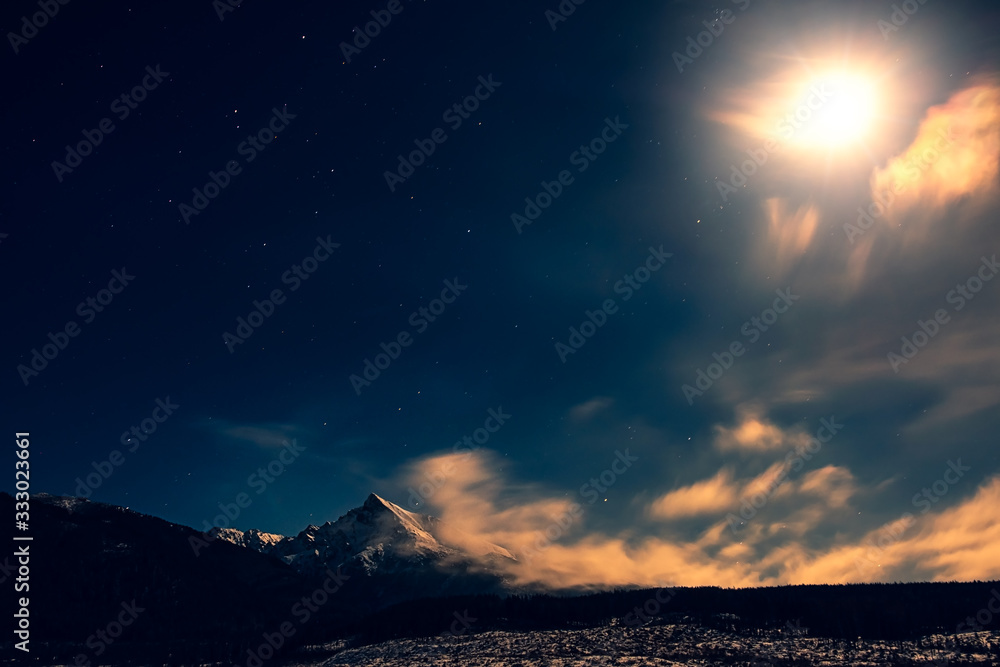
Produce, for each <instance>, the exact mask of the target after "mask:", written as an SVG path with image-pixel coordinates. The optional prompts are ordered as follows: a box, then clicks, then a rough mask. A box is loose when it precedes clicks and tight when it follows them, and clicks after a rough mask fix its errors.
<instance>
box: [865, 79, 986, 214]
mask: <svg viewBox="0 0 1000 667" xmlns="http://www.w3.org/2000/svg"><path fill="white" fill-rule="evenodd" d="M998 162H1000V85H998V84H997V82H995V81H990V82H984V83H981V84H978V85H975V86H972V87H970V88H966V89H965V90H962V91H960V92H958V93H956V94H955V95H953V96H952V97H951V99H949V100H948V101H947V102H946V103H944V104H942V105H939V106H936V107H932V108H931V109H930V110H928V112H927V115H926V117H925V118H924V120H923V122H922V123H921V124H920V128H919V130H918V131H917V136H916V138H915V139H914V140H913V143H911V144H910V146H909V147H908V148H907V149H906V150H905V151H904V152H903V153H902V154H901V155H898V156H896V157H894V158H892V159H891V160H890V161H889V163H888V164H887V165H886V166H885V168H882V169H876V170H875V173H874V174H873V175H872V179H871V190H872V199H873V201H875V202H885V204H886V206H885V209H884V213H883V215H884V216H885V218H886V219H887V220H889V221H897V220H898V219H899V218H900V217H901V216H902V214H904V213H906V212H907V211H910V210H913V209H915V208H920V209H921V210H922V211H923V212H924V213H927V212H928V210H930V211H940V210H941V209H943V208H944V207H945V206H947V205H949V204H952V203H954V202H956V201H959V200H961V199H963V198H965V197H972V196H975V195H978V194H981V193H984V192H987V191H991V190H996V189H997V183H998V181H997V176H998V173H1000V169H998ZM882 210H883V209H881V208H878V207H876V213H878V212H879V211H882Z"/></svg>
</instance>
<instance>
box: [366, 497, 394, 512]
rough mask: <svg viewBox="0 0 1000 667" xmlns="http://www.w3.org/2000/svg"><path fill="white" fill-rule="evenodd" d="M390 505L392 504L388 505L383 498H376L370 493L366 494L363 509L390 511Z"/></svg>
mask: <svg viewBox="0 0 1000 667" xmlns="http://www.w3.org/2000/svg"><path fill="white" fill-rule="evenodd" d="M392 505H393V504H392V503H390V502H389V501H388V500H386V499H385V498H382V497H381V496H377V495H375V494H374V493H370V494H368V497H367V498H366V499H365V504H364V507H365V509H369V510H374V509H379V508H385V509H392Z"/></svg>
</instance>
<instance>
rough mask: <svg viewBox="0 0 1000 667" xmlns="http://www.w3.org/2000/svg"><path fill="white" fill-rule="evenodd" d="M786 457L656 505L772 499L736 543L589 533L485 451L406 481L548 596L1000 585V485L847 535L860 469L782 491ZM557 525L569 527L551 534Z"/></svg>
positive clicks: (717, 530) (811, 475)
mask: <svg viewBox="0 0 1000 667" xmlns="http://www.w3.org/2000/svg"><path fill="white" fill-rule="evenodd" d="M781 458H782V460H781V461H776V462H773V463H772V464H771V465H770V466H769V467H768V468H767V469H766V470H765V471H764V472H763V473H761V474H758V475H757V476H755V477H750V478H748V479H746V480H742V481H741V480H738V479H734V476H733V473H732V472H731V471H730V470H722V471H719V472H718V473H717V474H716V475H714V476H713V477H712V478H710V479H708V480H705V481H703V482H696V483H694V484H692V485H690V486H688V487H685V488H684V489H680V490H677V491H674V492H670V493H668V494H666V495H665V496H664V497H662V498H660V499H659V500H658V501H656V503H654V504H663V505H664V506H666V505H667V504H666V503H665V502H664V501H665V500H666V499H667V498H670V499H671V503H670V506H671V507H672V508H673V509H672V510H667V511H668V512H671V511H672V512H673V516H680V515H686V516H688V518H690V517H691V516H693V514H697V513H700V512H701V511H702V510H704V509H705V508H707V507H713V508H720V509H721V511H722V512H728V511H730V510H735V509H736V506H735V504H738V503H739V502H740V501H741V499H742V496H741V494H742V493H747V492H749V491H751V490H753V489H759V488H768V487H770V488H772V489H773V490H774V493H772V497H771V499H770V501H769V503H768V505H767V506H766V507H765V508H763V510H762V511H761V512H760V514H758V515H757V516H756V517H755V518H753V519H752V520H751V521H750V522H749V524H748V526H747V527H746V529H744V530H742V531H740V532H739V533H738V534H734V533H733V532H731V530H730V527H729V526H727V523H726V521H725V520H723V519H721V517H720V518H710V519H709V520H710V523H709V524H708V525H707V526H706V528H705V530H704V531H703V532H702V534H701V535H700V536H699V537H697V538H695V539H691V538H690V537H689V536H688V537H685V536H684V535H681V534H678V533H671V532H670V524H666V525H664V526H663V529H664V530H665V531H667V532H658V533H657V534H656V535H655V536H653V535H650V536H646V537H642V538H638V537H636V535H635V527H634V526H633V527H629V528H626V529H623V530H622V531H621V532H620V534H617V535H609V534H604V533H601V532H595V531H593V530H591V529H588V525H587V524H588V516H587V514H588V512H589V507H588V505H587V504H586V502H584V501H583V500H581V499H579V498H572V497H570V498H569V499H567V497H565V496H560V497H555V498H554V497H548V496H546V495H545V494H544V492H543V491H542V489H541V488H540V487H537V486H533V485H516V484H510V483H507V482H506V481H505V480H504V479H502V477H500V476H498V475H497V473H496V470H497V469H498V468H499V467H500V460H499V458H498V457H497V456H496V455H495V454H493V453H492V452H489V451H487V450H478V451H476V452H475V453H463V454H445V455H440V456H432V457H428V458H425V459H421V460H418V461H416V462H414V463H413V464H412V465H411V466H410V467H409V469H408V471H407V474H406V478H405V482H406V483H407V484H408V485H410V486H411V487H413V488H417V486H416V485H419V484H421V483H422V482H424V481H426V480H427V479H429V478H434V479H437V480H438V482H439V484H438V485H437V486H436V488H435V490H434V492H433V493H432V494H430V495H429V496H428V497H427V498H426V502H427V505H428V506H429V507H428V508H427V509H424V510H423V511H427V512H429V513H432V514H436V515H438V516H440V517H441V518H442V519H443V520H444V521H445V522H447V523H449V524H451V525H453V526H454V527H455V528H456V529H459V530H461V531H463V534H462V535H458V536H456V538H455V539H456V540H459V539H466V540H468V542H469V546H470V548H472V547H475V546H477V545H478V546H480V547H481V542H480V540H487V541H489V542H492V543H494V544H498V545H501V546H503V547H506V548H507V549H509V550H510V551H511V552H513V553H514V554H515V555H516V556H517V557H518V562H508V563H507V565H505V566H504V567H506V569H507V571H506V574H507V575H508V576H509V577H510V580H511V581H513V582H517V583H519V584H527V585H536V586H540V587H543V588H552V589H559V588H570V587H573V588H594V589H596V588H608V587H614V586H630V585H637V586H648V587H657V586H666V585H678V586H698V585H714V586H762V585H781V584H800V583H813V584H818V583H842V582H849V581H894V580H900V581H907V580H909V581H912V580H948V579H952V580H955V579H957V580H966V581H968V580H973V579H981V580H983V579H991V578H997V577H1000V560H998V559H997V558H996V552H997V549H998V548H1000V522H997V521H995V511H994V510H995V508H996V507H997V506H998V504H1000V477H993V478H991V479H988V480H986V482H985V483H983V485H982V486H980V488H979V489H978V490H977V492H976V493H975V494H974V495H973V496H972V497H970V498H967V499H951V498H943V499H942V501H941V504H940V506H934V507H933V508H932V510H931V511H929V512H928V513H927V514H922V513H921V512H920V511H919V510H918V509H916V508H912V507H911V508H909V509H910V513H909V515H907V514H901V515H900V516H899V517H898V518H897V519H894V520H892V521H890V522H888V523H886V524H885V525H881V526H878V527H876V528H874V529H869V530H867V531H865V532H853V534H849V533H851V532H852V531H849V530H844V529H843V526H844V524H842V523H841V524H839V526H840V528H836V529H835V528H831V526H832V525H837V524H836V522H837V521H838V520H842V519H843V517H844V516H851V517H853V516H856V514H857V513H856V512H854V511H853V510H852V509H851V508H850V506H849V505H850V502H851V499H852V498H853V497H854V495H855V494H856V493H857V492H858V491H859V489H858V487H857V482H856V480H855V479H854V477H853V476H852V475H851V473H850V471H849V470H847V469H846V468H843V467H840V466H836V465H825V466H823V467H820V468H817V469H815V470H811V471H810V470H808V469H807V470H806V471H803V472H801V473H799V474H797V475H795V474H792V475H789V476H788V479H786V480H785V481H784V482H783V483H782V484H781V485H779V486H775V484H774V481H775V479H776V476H777V473H778V472H779V471H780V470H781V467H782V464H783V459H784V457H781ZM442 471H446V472H444V473H443V474H444V476H441V473H442ZM967 474H970V473H967ZM619 483H623V482H619ZM869 491H872V490H871V489H870V490H869ZM713 493H714V494H716V497H715V498H713V497H712V494H713ZM952 493H957V491H952ZM723 501H725V502H723ZM729 503H735V504H734V505H729ZM574 504H576V506H577V507H576V510H574V509H573V505H574ZM939 507H940V509H939ZM902 509H904V510H905V509H907V508H902ZM641 518H642V517H641V515H637V516H636V519H637V521H638V520H641ZM553 526H562V527H561V528H560V529H559V530H558V531H553V530H552V528H553ZM456 532H457V531H456ZM546 533H548V534H549V535H550V536H551V537H550V538H547V537H546Z"/></svg>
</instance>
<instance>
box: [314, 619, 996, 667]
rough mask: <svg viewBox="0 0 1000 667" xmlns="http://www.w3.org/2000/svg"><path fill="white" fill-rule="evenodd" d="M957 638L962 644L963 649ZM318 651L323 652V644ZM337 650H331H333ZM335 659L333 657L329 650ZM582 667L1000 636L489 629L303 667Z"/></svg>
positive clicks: (866, 649)
mask: <svg viewBox="0 0 1000 667" xmlns="http://www.w3.org/2000/svg"><path fill="white" fill-rule="evenodd" d="M956 640H957V644H956ZM317 648H318V647H317ZM332 648H333V647H327V650H330V649H332ZM326 655H327V656H328V655H329V653H326ZM319 665H322V666H323V667H333V666H334V665H350V666H351V667H404V666H405V667H412V666H418V665H427V666H431V665H435V666H436V665H453V666H455V667H458V666H460V665H461V666H462V667H467V666H474V665H490V666H496V667H536V666H541V665H546V666H551V667H570V666H573V667H581V666H585V665H586V666H590V665H616V666H623V667H624V666H640V665H642V666H649V665H760V666H763V665H775V666H782V665H921V666H925V667H929V666H930V665H938V666H943V665H1000V633H996V632H994V633H988V632H980V633H968V634H963V635H959V636H957V637H955V636H950V637H944V636H940V635H936V636H932V637H927V638H925V639H923V640H921V641H907V642H886V641H859V642H845V641H838V640H832V639H823V638H815V637H809V636H803V635H796V634H795V633H792V632H788V631H785V632H770V633H766V634H762V635H760V636H743V635H738V634H731V633H727V632H722V631H718V630H713V629H710V628H704V627H700V626H694V625H650V626H646V627H642V628H630V627H625V626H620V625H617V626H609V627H602V628H587V629H581V630H558V631H545V632H531V633H517V632H500V631H497V632H493V631H490V632H482V633H470V634H468V635H465V636H459V637H429V638H420V639H400V640H394V641H389V642H384V643H381V644H375V645H372V646H364V647H360V648H353V649H343V650H341V651H340V652H339V653H337V654H336V655H334V656H333V657H332V658H328V659H326V660H323V661H317V662H308V663H299V667H317V666H319Z"/></svg>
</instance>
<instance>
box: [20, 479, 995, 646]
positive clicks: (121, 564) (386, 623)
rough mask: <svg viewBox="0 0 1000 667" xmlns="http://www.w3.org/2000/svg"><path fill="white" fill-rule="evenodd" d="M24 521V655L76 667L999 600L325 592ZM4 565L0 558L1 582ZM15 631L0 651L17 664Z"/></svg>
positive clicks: (53, 519) (201, 558)
mask: <svg viewBox="0 0 1000 667" xmlns="http://www.w3.org/2000/svg"><path fill="white" fill-rule="evenodd" d="M13 503H14V500H13V498H12V497H11V496H10V495H8V494H0V512H3V511H8V512H11V513H12V512H13V509H14V508H13ZM31 522H32V523H31V525H32V531H31V535H32V537H33V538H34V539H33V541H32V542H30V543H29V544H30V545H31V551H30V553H31V563H30V566H31V579H30V591H29V592H26V593H18V594H17V595H18V596H21V595H24V596H27V597H29V598H30V600H31V603H30V610H31V630H32V644H31V658H32V659H33V660H38V661H41V662H42V663H44V664H51V663H53V662H56V661H58V662H62V663H65V664H76V663H77V656H79V655H80V654H83V656H84V658H85V660H84V661H83V662H80V663H79V664H128V663H130V662H141V663H143V664H149V663H160V664H192V663H195V664H197V663H206V662H222V663H226V664H229V663H240V664H246V660H247V656H248V651H259V649H260V647H261V646H262V644H263V643H264V637H265V635H271V636H272V637H274V636H275V633H276V632H278V630H279V628H281V627H282V626H286V627H291V628H292V630H293V632H291V634H290V636H288V637H286V638H285V639H283V640H282V641H281V642H280V644H281V645H280V647H279V649H278V650H277V651H274V652H273V654H274V657H275V660H277V659H278V658H279V657H282V656H283V655H285V654H288V653H290V652H293V651H294V650H295V649H296V648H298V647H300V646H302V645H303V644H306V643H309V644H317V643H323V642H331V641H336V640H348V641H350V642H351V643H352V644H355V645H357V644H365V643H372V642H378V641H382V640H386V639H391V638H397V637H405V636H431V635H438V634H441V633H446V632H451V633H454V634H464V633H466V632H480V631H483V630H488V629H504V630H514V631H533V630H542V629H560V628H581V627H587V626H604V625H609V624H622V625H630V626H638V625H642V624H646V623H664V622H673V623H697V624H700V625H704V626H708V627H716V628H718V629H720V630H725V631H731V632H737V633H741V634H748V635H754V634H762V633H764V632H766V631H769V630H774V629H775V628H778V629H782V628H787V629H788V631H789V632H806V633H808V634H809V635H811V636H823V637H830V638H841V639H855V638H865V639H889V640H896V639H914V638H919V637H921V636H925V635H928V634H933V633H942V634H951V633H954V632H955V631H956V627H957V626H958V625H959V624H961V623H968V621H967V619H969V617H973V618H974V617H976V615H977V614H978V613H979V612H981V610H984V609H986V608H987V605H988V604H989V603H990V601H991V600H995V602H994V606H996V604H997V603H1000V592H998V591H1000V583H998V582H955V583H897V584H855V585H823V586H782V587H769V588H752V589H723V588H716V587H698V588H678V589H673V590H670V591H667V590H666V589H649V590H639V589H632V590H615V591H609V592H604V593H594V594H588V595H570V594H565V593H564V594H562V595H555V594H534V593H528V592H527V591H519V590H518V589H508V590H514V591H515V592H514V593H511V594H497V592H496V579H495V576H494V575H492V574H487V575H483V574H482V573H477V572H474V571H468V569H467V563H464V562H463V561H457V562H456V565H455V568H454V571H449V570H447V569H442V563H441V562H433V567H430V566H429V567H428V568H423V569H422V568H421V567H420V563H419V562H415V563H410V562H403V560H405V559H403V560H400V558H401V557H394V559H393V560H391V561H386V562H390V563H391V564H392V566H393V567H392V568H382V571H379V569H378V568H375V569H371V568H369V569H366V567H368V566H370V565H371V564H372V563H375V562H376V561H373V560H371V559H368V558H366V559H362V560H360V561H357V562H355V563H353V564H351V563H347V564H345V566H344V568H343V570H342V571H341V570H340V569H339V568H338V572H337V580H336V581H333V583H332V585H330V584H331V580H330V578H329V574H331V570H330V569H329V568H327V569H326V570H325V571H324V572H318V573H313V574H309V573H307V572H302V571H297V570H296V569H294V568H292V567H290V566H289V565H287V564H286V563H285V562H283V561H282V560H281V559H280V558H278V557H275V556H273V555H267V554H264V553H260V552H258V551H256V550H254V549H248V548H246V547H244V546H239V545H237V544H233V543H231V542H229V541H226V540H223V539H207V540H206V537H207V536H205V535H203V534H202V533H200V532H198V531H196V530H194V529H192V528H188V527H186V526H180V525H176V524H172V523H169V522H167V521H163V520H161V519H158V518H155V517H150V516H146V515H142V514H139V513H136V512H133V511H130V510H127V509H124V508H121V507H116V506H113V505H105V504H102V503H92V502H88V501H85V500H81V499H71V498H56V497H53V496H35V497H32V502H31ZM387 539H389V538H387ZM192 541H193V542H195V543H198V544H199V545H200V546H199V549H198V555H196V554H195V550H194V549H193V548H192ZM397 556H398V555H397ZM4 558H7V560H4ZM14 561H16V559H14V558H13V557H12V556H5V557H0V564H2V565H3V566H4V568H5V571H6V572H8V574H7V575H6V577H7V581H6V582H5V585H10V586H11V587H13V586H12V581H11V579H13V578H14V577H15V576H16V573H14V574H11V573H10V567H11V564H12V562H14ZM331 566H332V564H331ZM15 567H16V565H15ZM324 584H327V586H326V588H324ZM325 591H328V592H329V594H327V592H325ZM428 591H433V594H434V595H437V597H428ZM446 595H447V596H448V597H444V596H446ZM305 598H308V599H310V600H312V603H313V605H314V608H313V609H312V610H311V611H310V613H309V614H304V613H302V611H303V606H302V605H303V600H304V599H305ZM123 605H126V606H129V605H133V606H134V607H135V608H136V609H141V611H140V612H138V613H137V614H135V618H134V620H131V621H130V622H129V624H128V625H127V627H125V628H124V629H122V630H121V632H120V634H116V635H114V640H113V641H111V642H108V643H100V642H95V641H94V637H95V635H96V634H97V633H98V631H102V630H106V629H108V628H109V625H110V624H111V623H113V622H114V621H115V620H116V619H117V618H119V617H120V615H121V614H122V611H123ZM296 610H297V611H296ZM8 618H10V617H8ZM471 619H475V620H471ZM998 619H1000V613H991V614H990V622H989V623H987V624H986V629H992V628H997V627H998V624H1000V623H998ZM806 628H807V630H806ZM966 629H967V630H975V629H979V628H978V627H976V626H974V625H972V626H967V627H966ZM9 637H10V635H8V639H6V640H4V641H3V642H2V643H0V650H2V651H3V653H4V655H10V656H13V657H15V658H23V657H24V655H23V654H21V653H20V652H17V651H15V650H14V649H13V641H12V640H11V639H10V638H9ZM87 661H89V663H88V662H87Z"/></svg>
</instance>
